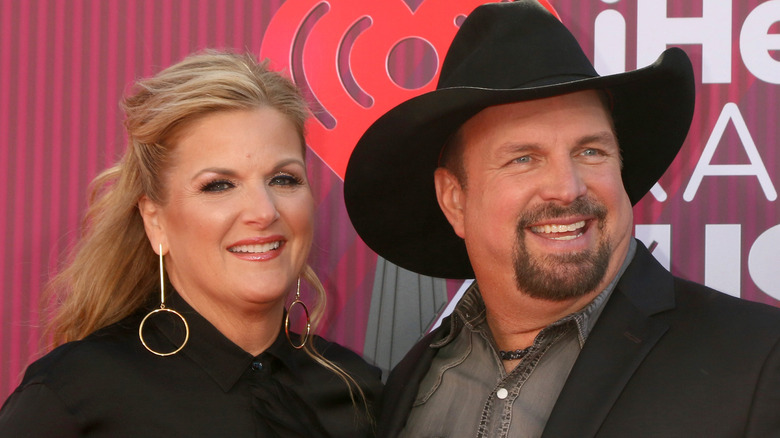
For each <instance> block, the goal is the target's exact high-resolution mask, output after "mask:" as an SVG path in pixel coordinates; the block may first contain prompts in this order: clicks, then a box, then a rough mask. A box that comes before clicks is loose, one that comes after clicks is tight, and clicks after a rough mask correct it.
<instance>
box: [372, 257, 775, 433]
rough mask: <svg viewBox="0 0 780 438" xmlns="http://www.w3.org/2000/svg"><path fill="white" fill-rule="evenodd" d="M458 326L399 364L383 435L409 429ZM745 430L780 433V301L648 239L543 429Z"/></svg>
mask: <svg viewBox="0 0 780 438" xmlns="http://www.w3.org/2000/svg"><path fill="white" fill-rule="evenodd" d="M449 327H450V325H449V324H448V323H447V322H446V321H445V322H444V323H443V324H442V325H441V327H440V328H439V329H438V330H436V331H434V332H433V333H431V334H429V335H428V336H426V337H425V338H424V339H422V340H421V341H420V342H419V343H418V344H417V345H415V346H414V347H413V348H412V350H411V351H410V352H409V353H408V354H407V356H406V357H405V358H404V359H403V360H402V361H401V362H400V363H399V364H398V365H397V366H396V367H395V369H394V370H393V372H392V373H391V374H390V377H389V379H388V382H387V385H386V387H385V391H384V397H383V403H382V414H381V417H380V421H379V434H380V436H383V437H394V436H397V435H398V433H399V432H400V431H401V429H403V427H404V424H405V423H406V418H407V417H408V415H409V411H410V409H411V407H412V403H413V401H414V398H415V396H416V394H417V389H418V387H419V383H420V380H421V379H422V377H423V376H424V375H425V373H426V372H427V370H428V368H429V367H430V364H431V361H432V359H433V357H434V355H435V353H436V350H434V349H432V348H429V347H428V346H429V345H430V344H431V342H434V341H436V340H437V339H441V338H443V337H444V336H446V334H447V333H446V332H447V331H448V330H449ZM475 415H478V413H475ZM743 436H744V437H761V438H765V437H780V309H777V308H774V307H771V306H767V305H762V304H757V303H752V302H748V301H744V300H740V299H737V298H734V297H730V296H728V295H725V294H722V293H720V292H717V291H714V290H712V289H709V288H707V287H705V286H702V285H700V284H696V283H692V282H689V281H686V280H683V279H680V278H677V277H674V276H672V275H671V274H670V273H669V272H668V271H667V270H666V269H664V268H663V267H662V266H661V265H660V264H659V263H658V262H657V261H656V260H655V258H653V256H652V255H651V254H650V252H649V251H648V250H647V249H646V248H645V247H644V246H643V245H642V244H641V243H639V244H638V245H637V251H636V255H635V257H634V259H633V260H632V262H631V263H630V265H629V266H628V268H627V269H626V271H625V272H624V274H623V276H622V277H621V279H620V281H619V282H618V284H617V286H616V288H615V290H614V292H613V293H612V296H611V297H610V299H609V301H608V302H607V304H606V305H605V308H604V310H603V312H602V314H601V316H600V317H599V320H598V321H597V323H596V325H595V327H594V328H593V331H592V332H591V333H590V335H589V337H588V340H587V342H585V345H584V347H583V349H582V351H581V353H580V355H579V357H578V358H577V361H576V362H575V364H574V367H573V368H572V371H571V373H570V374H569V377H568V379H567V381H566V383H565V385H564V387H563V390H562V391H561V394H560V396H559V397H558V400H557V402H556V404H555V406H554V408H553V411H552V413H551V414H550V418H549V420H548V422H547V426H546V428H545V430H544V434H543V437H545V438H566V437H572V438H575V437H576V438H585V437H599V438H605V437H630V438H640V437H665V438H666V437H743Z"/></svg>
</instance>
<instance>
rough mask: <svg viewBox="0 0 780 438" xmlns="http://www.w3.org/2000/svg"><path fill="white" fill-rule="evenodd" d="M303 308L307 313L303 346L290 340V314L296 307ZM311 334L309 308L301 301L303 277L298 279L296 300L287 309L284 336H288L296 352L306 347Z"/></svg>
mask: <svg viewBox="0 0 780 438" xmlns="http://www.w3.org/2000/svg"><path fill="white" fill-rule="evenodd" d="M296 304H297V305H300V306H301V307H303V311H304V313H306V333H304V335H303V341H301V345H295V342H293V340H292V339H290V312H291V311H292V309H293V307H295V305H296ZM309 332H311V320H310V319H309V308H308V307H306V304H304V303H303V301H301V277H298V289H297V290H296V291H295V300H294V301H293V302H292V303H290V307H288V308H287V314H286V315H285V316H284V334H285V335H287V340H288V341H290V345H292V346H293V348H295V349H296V350H300V349H301V348H303V347H304V346H305V345H306V341H308V340H309Z"/></svg>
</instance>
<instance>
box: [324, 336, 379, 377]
mask: <svg viewBox="0 0 780 438" xmlns="http://www.w3.org/2000/svg"><path fill="white" fill-rule="evenodd" d="M312 342H314V348H315V349H316V350H317V352H319V353H320V354H321V355H322V357H324V358H325V359H327V360H329V361H331V362H333V363H334V364H336V365H338V366H339V368H341V369H342V370H344V371H346V372H348V373H349V374H350V375H351V376H353V377H355V378H357V379H358V380H359V381H360V380H362V381H364V382H371V381H377V382H378V381H381V379H382V370H381V369H379V368H378V367H376V366H374V365H372V364H371V363H369V362H368V361H366V360H365V359H364V358H363V357H361V356H360V355H359V354H358V353H356V352H355V351H353V350H351V349H349V348H347V347H345V346H343V345H340V344H338V343H336V342H333V341H329V340H327V339H325V338H322V337H320V336H313V339H312Z"/></svg>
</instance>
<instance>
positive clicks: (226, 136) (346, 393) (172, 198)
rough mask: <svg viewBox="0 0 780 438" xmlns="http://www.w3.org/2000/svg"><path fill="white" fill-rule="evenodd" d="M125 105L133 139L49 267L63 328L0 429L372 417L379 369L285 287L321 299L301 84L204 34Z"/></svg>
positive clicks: (110, 433)
mask: <svg viewBox="0 0 780 438" xmlns="http://www.w3.org/2000/svg"><path fill="white" fill-rule="evenodd" d="M123 108H124V111H125V113H126V122H125V125H126V128H127V132H128V136H129V141H128V148H127V151H126V153H125V155H124V157H123V158H122V160H121V161H120V162H119V164H117V165H116V166H114V167H112V168H110V169H108V170H107V171H105V172H104V173H103V174H101V175H100V176H98V178H97V179H96V180H95V181H94V183H93V184H94V185H93V200H92V203H91V206H90V208H89V211H88V212H87V215H86V218H85V230H84V236H83V238H82V239H81V241H80V242H79V244H78V246H77V248H76V250H75V252H74V256H73V258H72V261H71V262H70V264H69V265H67V266H66V267H65V269H63V270H62V271H61V272H60V273H59V274H58V276H57V277H56V278H55V279H54V281H53V282H52V284H51V288H50V289H51V291H53V292H54V293H57V297H58V300H57V301H58V309H57V313H56V315H55V317H54V319H53V323H52V332H53V336H54V339H55V341H56V343H57V344H59V346H58V347H57V348H55V349H54V350H53V351H51V352H50V353H49V354H47V355H46V356H45V357H43V358H42V359H40V360H38V361H37V362H35V363H33V364H32V365H31V366H30V367H29V368H28V370H27V372H26V375H25V377H24V379H23V381H22V383H21V385H20V386H19V388H18V389H17V390H16V391H15V392H14V393H13V394H12V395H11V396H10V397H9V399H8V400H7V401H6V403H5V405H4V406H3V408H2V411H0V437H11V436H14V437H17V436H26V437H38V436H40V437H44V436H45V437H81V436H89V437H103V436H105V437H119V436H128V437H129V436H136V437H137V436H144V437H152V436H230V437H256V436H263V437H265V436H271V437H272V436H279V437H288V436H289V437H298V436H300V437H320V436H333V437H347V436H349V437H353V436H356V437H359V436H370V435H372V427H371V424H372V417H373V412H372V406H373V402H374V401H375V400H376V399H377V397H378V393H379V391H380V390H381V382H380V372H379V370H378V369H377V368H375V367H373V366H370V365H368V364H367V363H365V362H364V361H363V360H362V359H361V358H360V357H359V356H358V355H356V354H355V353H353V352H351V351H349V350H347V349H345V348H343V347H341V346H339V345H336V344H333V343H329V342H327V341H325V340H323V339H322V338H319V337H317V336H314V335H309V329H308V328H307V329H305V330H306V331H305V332H303V333H301V334H294V333H290V332H289V331H288V330H287V329H288V320H287V315H288V313H287V310H286V303H289V302H291V301H293V300H295V301H294V304H291V305H290V306H291V307H290V311H291V313H292V314H293V315H294V317H295V318H308V317H309V310H308V307H306V305H305V304H303V303H301V301H300V300H297V298H298V297H299V291H300V287H301V284H304V285H306V284H308V285H309V287H313V288H314V289H315V290H316V291H317V293H318V296H319V304H320V305H318V306H316V308H314V307H313V311H312V314H311V320H312V321H314V322H316V320H317V317H318V316H319V315H320V314H321V311H322V308H321V307H322V306H321V304H323V303H324V291H323V289H322V285H321V284H320V282H319V281H318V280H317V277H316V276H315V274H314V272H313V271H312V270H311V269H310V268H309V267H308V266H307V265H306V259H307V256H308V253H309V249H310V246H311V242H312V233H313V210H314V202H313V198H312V193H311V190H310V187H309V183H308V180H307V175H306V160H305V142H304V121H305V119H306V116H307V109H306V106H305V103H304V101H303V100H302V98H301V96H300V94H299V93H298V91H297V89H296V88H295V86H294V85H293V84H292V83H291V82H290V81H288V80H287V79H285V78H283V77H282V76H280V75H279V74H277V73H275V72H272V71H269V70H268V69H267V68H266V67H265V65H264V64H262V63H257V62H256V61H255V60H254V59H253V58H252V57H251V56H247V55H236V54H230V53H217V52H207V53H202V54H197V55H193V56H190V57H189V58H187V59H185V60H184V61H182V62H180V63H178V64H176V65H174V66H172V67H170V68H168V69H166V70H164V71H162V72H161V73H159V74H158V75H157V76H155V77H152V78H149V79H146V80H141V81H139V82H138V83H137V84H136V87H135V89H134V90H133V92H132V93H131V95H130V96H129V97H128V98H127V99H126V100H125V101H124V103H123ZM162 273H164V274H165V275H164V276H163V275H162Z"/></svg>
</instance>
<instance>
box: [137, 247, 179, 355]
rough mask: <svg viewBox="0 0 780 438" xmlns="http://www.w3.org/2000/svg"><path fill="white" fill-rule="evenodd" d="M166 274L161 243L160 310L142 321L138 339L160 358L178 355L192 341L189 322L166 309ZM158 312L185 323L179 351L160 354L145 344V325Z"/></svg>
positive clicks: (152, 312) (151, 313)
mask: <svg viewBox="0 0 780 438" xmlns="http://www.w3.org/2000/svg"><path fill="white" fill-rule="evenodd" d="M164 272H165V270H164V269H163V253H162V243H161V244H160V308H159V309H154V310H152V311H151V312H149V313H147V314H146V316H144V319H142V320H141V325H140V326H138V337H139V338H141V343H142V344H143V345H144V347H145V348H146V349H147V350H149V351H150V352H152V353H154V354H156V355H158V356H170V355H173V354H176V353H178V352H179V351H181V349H182V348H184V346H185V345H187V341H188V340H189V339H190V326H189V325H188V324H187V320H186V319H184V317H183V316H182V314H181V313H179V312H177V311H175V310H173V309H169V308H167V307H165V277H164ZM158 312H168V313H173V314H174V315H176V316H178V317H179V318H181V320H182V322H183V323H184V329H185V332H184V342H182V343H181V345H179V348H177V349H175V350H173V351H171V352H169V353H160V352H159V351H154V350H152V349H151V347H149V346H148V345H146V342H144V333H143V330H144V324H145V323H146V320H147V319H148V318H149V317H150V316H152V315H154V314H155V313H158Z"/></svg>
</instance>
